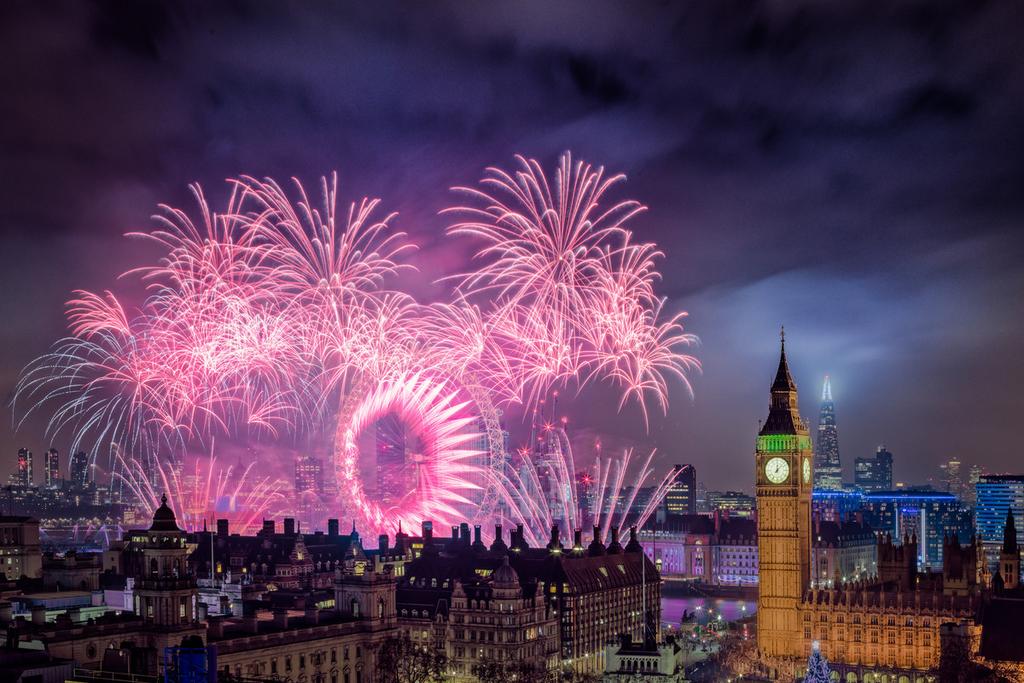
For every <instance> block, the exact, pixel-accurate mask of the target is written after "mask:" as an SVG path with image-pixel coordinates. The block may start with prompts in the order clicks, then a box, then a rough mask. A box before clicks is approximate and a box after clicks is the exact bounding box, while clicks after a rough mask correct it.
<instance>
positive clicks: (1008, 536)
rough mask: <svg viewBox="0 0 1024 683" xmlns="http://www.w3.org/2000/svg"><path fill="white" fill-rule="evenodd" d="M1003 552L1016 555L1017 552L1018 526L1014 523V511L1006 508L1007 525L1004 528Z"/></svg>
mask: <svg viewBox="0 0 1024 683" xmlns="http://www.w3.org/2000/svg"><path fill="white" fill-rule="evenodd" d="M1003 552H1004V553H1008V554H1011V555H1012V554H1016V553H1017V552H1018V550H1017V525H1016V524H1014V521H1013V510H1012V509H1011V508H1006V524H1005V525H1004V526H1003Z"/></svg>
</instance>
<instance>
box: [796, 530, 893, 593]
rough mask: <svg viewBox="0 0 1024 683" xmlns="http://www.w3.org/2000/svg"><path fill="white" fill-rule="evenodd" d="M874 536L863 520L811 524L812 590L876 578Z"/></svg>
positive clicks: (875, 545)
mask: <svg viewBox="0 0 1024 683" xmlns="http://www.w3.org/2000/svg"><path fill="white" fill-rule="evenodd" d="M877 557H878V555H877V540H876V538H875V532H874V531H872V529H871V527H870V526H868V525H867V524H865V523H864V522H863V521H862V519H860V520H854V519H848V520H846V521H825V520H821V519H818V518H815V520H814V538H813V539H812V540H811V587H812V588H831V587H833V586H839V585H842V584H843V583H848V582H852V581H860V580H862V579H866V578H870V577H872V576H874V575H875V572H876V562H877Z"/></svg>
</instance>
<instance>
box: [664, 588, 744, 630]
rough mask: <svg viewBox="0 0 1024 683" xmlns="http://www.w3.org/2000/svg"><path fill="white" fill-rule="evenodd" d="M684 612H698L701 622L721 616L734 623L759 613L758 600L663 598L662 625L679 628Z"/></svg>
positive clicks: (688, 597)
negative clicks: (756, 612)
mask: <svg viewBox="0 0 1024 683" xmlns="http://www.w3.org/2000/svg"><path fill="white" fill-rule="evenodd" d="M683 610H686V611H687V612H689V613H694V612H696V613H697V614H698V615H699V617H698V618H699V619H700V621H701V622H707V621H709V620H710V619H717V618H718V616H719V615H721V617H722V620H724V621H734V620H736V619H742V618H743V617H746V616H749V615H751V614H753V613H754V612H755V611H757V600H743V599H741V598H710V597H708V598H702V597H690V596H687V597H683V596H662V598H661V623H662V624H663V625H667V626H673V627H676V628H678V627H679V622H680V620H681V619H682V618H683Z"/></svg>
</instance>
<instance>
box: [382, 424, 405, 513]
mask: <svg viewBox="0 0 1024 683" xmlns="http://www.w3.org/2000/svg"><path fill="white" fill-rule="evenodd" d="M406 445H407V444H406V434H405V425H404V424H402V419H401V418H400V417H399V416H398V415H397V414H396V413H388V414H387V415H385V416H384V417H382V418H381V419H379V420H377V448H376V451H377V496H378V498H379V499H380V502H381V503H397V502H398V501H400V500H401V499H402V496H404V495H405V494H406V493H408V492H409V482H408V477H407V476H406Z"/></svg>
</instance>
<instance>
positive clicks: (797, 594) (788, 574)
mask: <svg viewBox="0 0 1024 683" xmlns="http://www.w3.org/2000/svg"><path fill="white" fill-rule="evenodd" d="M780 337H781V352H780V355H779V367H778V370H777V371H776V373H775V381H774V382H773V383H772V387H771V401H770V403H769V405H768V418H767V419H766V420H765V421H764V423H763V424H762V425H761V429H760V430H759V432H758V436H757V448H756V450H755V462H756V472H755V481H756V482H757V531H758V562H759V565H758V573H759V576H760V578H759V583H760V589H759V592H758V600H757V645H758V649H759V650H760V651H761V653H762V654H763V655H764V656H766V657H768V658H795V657H799V656H800V655H801V653H800V652H799V647H800V642H801V641H800V636H801V635H802V634H801V633H800V628H801V622H800V612H799V609H800V601H801V599H802V597H803V593H804V591H805V590H807V589H808V587H809V585H810V576H811V568H810V562H811V489H812V486H813V481H814V472H813V468H814V465H813V452H812V449H811V437H810V432H808V430H807V426H806V425H805V424H804V421H803V419H802V418H801V417H800V408H799V405H798V397H797V390H796V382H794V381H793V375H792V374H791V373H790V371H789V361H788V360H787V358H786V337H785V331H784V330H783V331H782V332H781V333H780Z"/></svg>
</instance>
